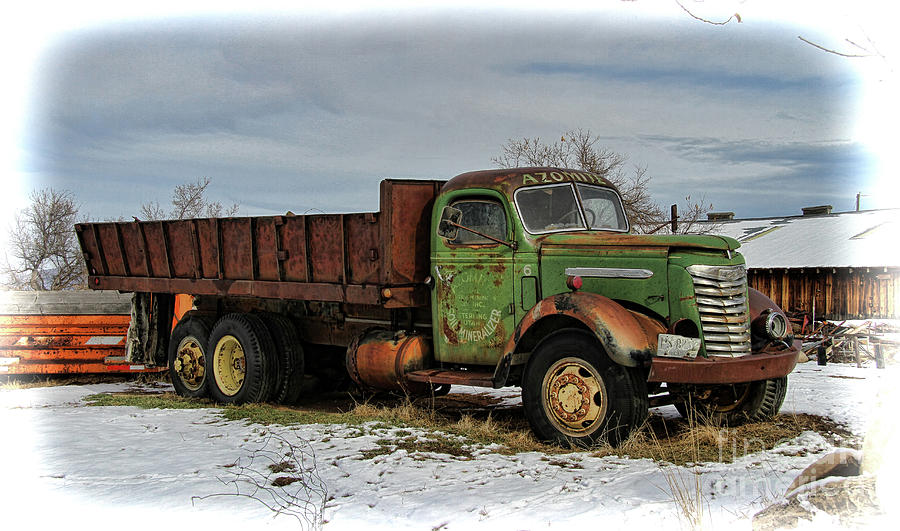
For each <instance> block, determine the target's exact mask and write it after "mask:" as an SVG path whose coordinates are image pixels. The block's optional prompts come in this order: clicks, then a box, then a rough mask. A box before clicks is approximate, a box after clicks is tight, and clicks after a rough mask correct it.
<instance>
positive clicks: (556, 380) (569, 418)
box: [541, 358, 607, 436]
mask: <svg viewBox="0 0 900 531" xmlns="http://www.w3.org/2000/svg"><path fill="white" fill-rule="evenodd" d="M541 394H542V396H543V397H544V407H545V409H546V410H547V413H548V417H549V418H550V421H551V422H552V423H553V424H555V425H556V427H557V428H558V429H559V430H560V431H561V432H563V433H566V434H568V435H573V436H584V435H587V434H590V433H592V432H593V431H595V430H596V429H597V428H598V427H599V426H600V424H601V421H602V420H603V418H604V416H605V415H606V408H607V404H606V386H605V385H604V383H603V380H602V379H601V378H600V375H599V373H597V370H596V369H594V367H593V366H591V365H590V364H589V363H587V362H585V361H584V360H582V359H579V358H564V359H561V360H559V361H557V362H556V363H554V364H553V365H552V366H551V367H550V369H549V370H548V371H547V374H546V375H545V376H544V381H543V384H542V386H541Z"/></svg>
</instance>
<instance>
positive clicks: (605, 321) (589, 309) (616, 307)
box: [494, 292, 666, 386]
mask: <svg viewBox="0 0 900 531" xmlns="http://www.w3.org/2000/svg"><path fill="white" fill-rule="evenodd" d="M551 315H565V316H568V317H572V318H574V319H577V320H578V321H581V322H582V323H584V325H585V326H587V327H588V329H590V330H591V331H592V332H593V333H594V335H595V336H596V338H597V340H598V341H600V344H601V345H602V346H603V349H604V351H606V354H607V355H609V357H610V359H612V360H613V361H615V362H616V363H618V364H619V365H624V366H626V367H636V366H637V365H638V362H637V361H635V358H634V357H632V354H633V353H634V354H640V355H638V356H636V357H637V358H638V359H646V358H649V356H650V355H653V354H656V341H657V336H658V335H659V334H661V333H663V332H665V331H666V329H665V327H664V326H663V325H662V324H660V323H658V322H656V321H654V320H653V319H650V318H649V317H647V316H645V315H642V314H639V313H636V312H632V311H629V310H627V309H625V308H624V307H623V306H621V305H620V304H618V303H617V302H615V301H613V300H612V299H609V298H607V297H604V296H602V295H597V294H595V293H583V292H574V293H560V294H558V295H553V296H552V297H547V298H546V299H544V300H542V301H540V302H538V303H537V304H536V305H534V307H532V308H531V310H530V311H529V312H528V313H527V314H526V315H525V317H524V318H523V319H522V321H521V322H520V323H519V325H518V326H517V327H516V330H515V333H513V335H512V337H511V338H510V339H509V341H508V342H507V343H506V348H505V350H504V354H503V357H502V358H500V361H499V362H498V364H497V368H496V369H495V372H494V382H495V386H496V385H497V384H502V382H503V381H504V380H505V379H506V375H507V374H508V372H509V366H510V362H511V359H512V355H513V353H515V352H516V348H517V346H518V343H519V340H520V339H521V338H522V337H524V336H525V335H526V333H527V332H528V330H529V328H531V327H532V326H533V325H534V324H535V323H537V322H538V321H540V320H541V319H543V318H545V317H548V316H551Z"/></svg>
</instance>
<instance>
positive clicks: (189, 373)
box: [172, 336, 206, 391]
mask: <svg viewBox="0 0 900 531" xmlns="http://www.w3.org/2000/svg"><path fill="white" fill-rule="evenodd" d="M176 352H177V353H178V356H177V357H176V358H175V361H174V363H173V364H172V365H173V367H174V369H175V373H176V374H177V375H178V378H179V379H180V380H181V383H183V384H184V386H185V387H187V388H188V389H189V390H191V391H196V390H198V389H200V386H201V385H203V379H204V377H205V376H206V360H205V359H204V356H203V349H202V348H201V347H200V344H199V343H198V342H197V338H195V337H193V336H188V337H186V338H184V339H182V340H181V342H180V343H178V350H177V351H176Z"/></svg>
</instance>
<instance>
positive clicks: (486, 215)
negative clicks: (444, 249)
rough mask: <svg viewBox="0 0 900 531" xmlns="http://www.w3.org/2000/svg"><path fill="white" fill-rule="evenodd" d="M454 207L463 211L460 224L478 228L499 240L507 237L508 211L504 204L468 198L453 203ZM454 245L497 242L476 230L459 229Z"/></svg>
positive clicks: (474, 228) (452, 242)
mask: <svg viewBox="0 0 900 531" xmlns="http://www.w3.org/2000/svg"><path fill="white" fill-rule="evenodd" d="M450 206H452V207H453V208H458V209H459V210H460V211H461V212H462V217H461V218H460V221H459V224H460V225H462V226H463V227H468V228H470V229H473V230H477V231H478V232H481V233H483V234H487V235H488V236H492V237H494V238H497V239H498V240H505V239H506V213H505V212H504V210H503V205H501V204H500V203H498V202H496V201H490V200H486V199H467V200H464V201H457V202H455V203H453V204H452V205H450ZM449 243H451V244H453V245H480V244H493V243H497V242H495V241H492V240H490V239H488V238H485V237H483V236H479V235H478V234H475V233H474V232H469V231H467V230H464V229H459V232H458V233H457V236H456V239H455V240H451V241H450V242H449Z"/></svg>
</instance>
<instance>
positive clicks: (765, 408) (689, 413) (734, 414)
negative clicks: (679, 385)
mask: <svg viewBox="0 0 900 531" xmlns="http://www.w3.org/2000/svg"><path fill="white" fill-rule="evenodd" d="M786 394H787V377H786V376H785V377H782V378H772V379H770V380H761V381H757V382H748V383H741V384H732V385H717V386H710V387H706V388H702V389H698V390H695V391H693V392H691V393H689V394H687V396H686V398H685V399H684V400H682V401H680V402H676V403H675V408H676V409H677V410H678V412H679V413H681V416H683V417H685V418H691V417H693V418H699V419H701V420H704V421H708V422H712V423H714V424H724V425H726V426H736V425H738V424H743V423H745V422H762V421H766V420H771V419H772V418H773V417H775V415H776V414H777V413H778V410H779V409H781V404H782V403H784V397H785V395H786Z"/></svg>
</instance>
